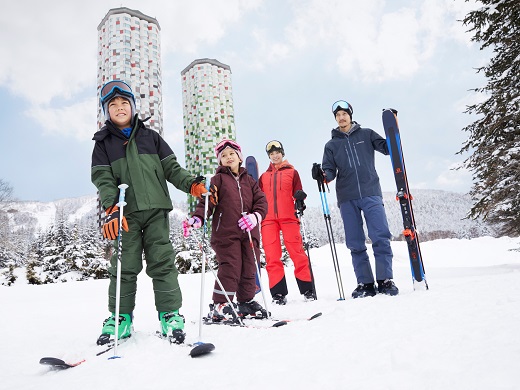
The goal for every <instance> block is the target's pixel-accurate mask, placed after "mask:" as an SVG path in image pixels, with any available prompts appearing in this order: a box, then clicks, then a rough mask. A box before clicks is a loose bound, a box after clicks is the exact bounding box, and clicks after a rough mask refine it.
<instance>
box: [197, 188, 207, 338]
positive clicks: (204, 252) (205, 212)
mask: <svg viewBox="0 0 520 390" xmlns="http://www.w3.org/2000/svg"><path fill="white" fill-rule="evenodd" d="M207 194H208V192H206V193H205V194H204V195H205V196H206V200H205V203H204V230H203V231H202V236H203V238H204V239H205V238H206V231H207V230H208V222H207V219H208V203H209V197H208V196H207ZM201 249H202V247H201ZM200 272H201V277H200V310H199V318H200V321H199V342H201V341H202V317H203V315H204V314H203V310H204V309H203V308H202V306H203V305H204V283H205V282H204V279H205V275H206V251H204V250H203V251H202V269H201V271H200Z"/></svg>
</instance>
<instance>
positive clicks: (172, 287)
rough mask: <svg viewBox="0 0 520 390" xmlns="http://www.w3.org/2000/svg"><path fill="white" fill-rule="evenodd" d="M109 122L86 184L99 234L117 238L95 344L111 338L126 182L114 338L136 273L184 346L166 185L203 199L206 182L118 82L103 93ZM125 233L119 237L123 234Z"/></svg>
mask: <svg viewBox="0 0 520 390" xmlns="http://www.w3.org/2000/svg"><path fill="white" fill-rule="evenodd" d="M100 104H101V106H102V107H103V111H104V113H105V117H106V123H105V126H104V127H103V128H101V129H100V130H99V131H98V132H97V133H96V134H95V135H94V138H93V140H94V141H95V142H96V143H95V146H94V151H93V153H92V172H91V178H92V182H93V183H94V185H95V186H96V187H97V189H98V190H99V195H100V199H101V203H102V205H103V207H104V208H105V212H106V217H105V221H104V225H103V236H104V237H105V238H107V239H110V240H114V254H113V256H112V259H111V262H110V264H111V266H110V268H109V274H110V286H109V292H108V309H109V310H110V312H111V313H112V315H111V316H110V317H109V318H108V319H106V320H105V322H104V324H103V330H102V332H101V333H102V334H101V336H100V337H99V338H98V341H97V343H98V344H99V345H102V344H106V343H107V342H109V341H110V336H111V335H114V334H115V318H114V317H115V301H116V298H115V296H116V271H117V246H118V242H117V237H118V232H119V208H118V206H117V205H116V203H117V202H118V198H119V189H118V185H119V184H127V185H128V189H127V190H126V197H125V202H126V206H125V207H124V216H123V220H122V223H121V225H122V226H121V233H122V237H121V239H122V260H121V298H120V311H119V312H120V316H119V320H118V323H119V326H118V338H125V337H129V336H130V335H131V332H132V312H133V310H134V307H135V294H136V289H137V275H138V274H139V273H140V272H141V270H142V269H143V251H144V257H145V260H146V273H147V274H148V276H150V277H151V278H152V280H153V289H154V294H155V306H156V309H157V312H158V313H159V320H160V322H161V330H162V333H163V335H169V336H173V338H174V339H175V341H176V342H183V341H184V337H185V334H184V332H183V329H184V317H183V316H182V315H180V314H179V308H180V307H181V306H182V294H181V290H180V288H179V283H178V280H177V277H178V271H177V268H176V266H175V263H174V260H175V254H174V251H173V247H172V244H171V242H170V239H169V233H170V227H169V218H168V214H169V212H170V210H172V208H173V206H172V202H171V199H170V196H169V193H168V187H167V183H166V181H169V182H170V183H172V184H173V185H174V186H175V187H176V188H178V189H179V190H181V191H183V192H186V193H191V194H192V195H193V196H196V197H201V195H202V194H203V193H206V192H207V190H206V188H205V186H204V183H202V180H203V178H202V177H198V178H196V177H195V176H193V175H191V174H190V173H189V172H188V171H186V170H185V169H184V168H182V167H181V166H180V165H179V163H178V162H177V158H176V157H175V154H174V153H173V151H172V150H171V148H170V147H169V146H168V144H167V143H166V142H165V141H164V140H163V139H162V138H161V136H160V135H159V134H158V133H157V132H156V131H153V130H151V129H149V128H147V127H145V125H144V123H143V121H141V120H140V119H139V118H138V115H137V113H136V109H135V98H134V95H133V93H132V90H131V88H130V87H129V86H128V84H126V83H124V82H123V81H120V80H113V81H110V82H108V83H106V84H105V85H104V86H103V87H102V88H101V91H100ZM123 230H124V232H123Z"/></svg>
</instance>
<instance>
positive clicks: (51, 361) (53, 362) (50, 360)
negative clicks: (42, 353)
mask: <svg viewBox="0 0 520 390" xmlns="http://www.w3.org/2000/svg"><path fill="white" fill-rule="evenodd" d="M84 361H85V360H84V359H83V360H80V361H79V362H77V363H72V364H70V363H66V362H65V361H63V360H61V359H58V358H54V357H43V358H41V359H40V364H43V365H44V366H49V367H50V368H52V369H55V370H66V369H68V368H72V367H76V366H79V365H80V364H81V363H83V362H84Z"/></svg>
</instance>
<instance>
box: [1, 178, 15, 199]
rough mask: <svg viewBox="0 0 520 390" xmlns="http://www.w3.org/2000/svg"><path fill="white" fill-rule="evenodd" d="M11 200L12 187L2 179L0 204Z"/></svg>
mask: <svg viewBox="0 0 520 390" xmlns="http://www.w3.org/2000/svg"><path fill="white" fill-rule="evenodd" d="M11 200H13V187H12V186H11V185H10V184H9V183H8V182H6V181H5V180H4V179H0V203H3V202H10V201H11Z"/></svg>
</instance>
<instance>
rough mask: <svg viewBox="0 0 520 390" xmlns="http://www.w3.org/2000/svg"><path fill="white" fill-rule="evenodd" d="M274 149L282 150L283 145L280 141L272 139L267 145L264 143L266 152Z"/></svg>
mask: <svg viewBox="0 0 520 390" xmlns="http://www.w3.org/2000/svg"><path fill="white" fill-rule="evenodd" d="M275 150H283V145H282V143H281V142H280V141H277V140H272V141H271V142H269V143H268V144H267V145H265V151H266V152H267V154H269V153H271V152H273V151H275Z"/></svg>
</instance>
